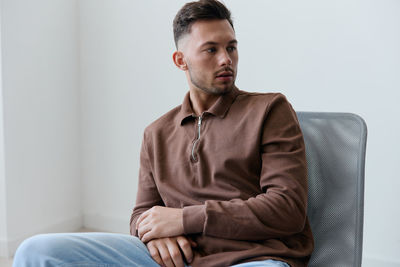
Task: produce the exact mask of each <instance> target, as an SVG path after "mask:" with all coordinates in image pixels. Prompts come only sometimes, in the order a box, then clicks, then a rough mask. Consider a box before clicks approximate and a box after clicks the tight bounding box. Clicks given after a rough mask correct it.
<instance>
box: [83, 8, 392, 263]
mask: <svg viewBox="0 0 400 267" xmlns="http://www.w3.org/2000/svg"><path fill="white" fill-rule="evenodd" d="M166 2H167V1H161V0H149V1H123V0H118V1H105V0H103V1H95V0H85V1H81V2H80V3H81V9H80V11H81V18H82V20H81V64H82V65H81V68H82V84H81V85H82V93H83V97H82V101H83V103H84V104H83V107H84V110H83V111H84V112H83V118H84V120H83V124H82V127H83V128H84V131H83V134H84V137H83V144H84V150H83V151H84V153H83V154H84V161H83V166H84V167H83V170H84V172H83V173H84V176H83V178H84V184H85V186H84V213H85V224H86V226H89V227H90V226H93V227H96V228H99V229H106V230H112V231H121V232H127V231H128V228H127V226H128V220H129V215H130V209H131V208H132V207H133V205H134V200H135V195H136V194H135V191H136V182H137V171H138V155H139V147H140V142H141V137H142V132H143V129H144V127H145V125H147V124H149V123H150V122H151V121H152V120H154V119H155V118H156V117H158V116H160V115H161V114H163V113H164V112H166V111H168V110H169V109H170V108H172V107H173V106H175V105H178V104H180V103H181V101H182V98H183V95H184V93H185V92H186V90H187V86H186V82H185V79H184V76H183V74H182V73H180V72H179V71H178V70H176V69H175V68H174V66H173V64H172V61H171V54H172V52H173V49H174V47H173V38H172V29H171V24H172V19H173V17H174V15H175V13H176V11H177V10H178V9H179V8H180V7H181V6H182V3H184V2H185V1H168V3H166ZM225 2H226V3H227V5H228V6H229V7H230V8H231V11H232V13H233V16H234V19H235V25H236V33H237V37H238V40H239V53H240V60H239V75H238V82H237V84H238V86H239V87H240V88H241V89H243V90H248V91H261V92H266V91H281V92H283V93H285V94H286V95H287V97H288V98H289V100H290V101H291V102H292V104H293V106H294V107H295V109H296V110H305V111H338V112H354V113H358V114H360V115H361V116H362V117H363V118H364V119H365V120H366V121H367V124H368V127H369V136H368V138H369V139H368V152H367V154H368V156H367V167H366V192H365V193H366V194H365V197H366V199H365V231H364V232H365V234H364V245H365V246H364V256H365V260H364V266H377V265H376V263H377V262H380V263H383V262H386V264H388V266H389V265H390V264H392V265H390V266H400V263H399V261H398V260H397V252H398V251H399V250H400V242H399V241H400V231H399V230H398V225H400V215H399V213H398V212H396V211H397V210H398V208H397V206H396V203H398V202H399V201H400V199H399V195H398V194H396V192H395V190H396V189H397V188H398V187H399V183H400V180H399V179H397V176H396V172H395V167H396V166H397V165H398V163H399V156H398V155H397V154H396V151H398V150H399V149H400V145H399V143H398V142H395V141H392V140H396V137H397V135H398V134H397V133H398V132H399V130H400V129H399V123H398V122H399V119H398V115H399V113H400V112H399V111H397V110H396V108H395V107H396V106H395V102H396V101H398V99H399V98H400V95H399V92H398V88H399V87H400V80H399V79H400V78H399V77H400V75H399V73H400V65H399V64H400V53H399V51H400V50H399V47H400V17H399V16H398V14H400V2H399V1H395V0H392V1H390V0H385V1H378V0H366V1H358V0H351V1H348V0H346V1H344V0H339V1H317V0H313V1H312V0H308V1H300V2H296V1H265V0H252V1H246V2H245V1H239V0H229V1H228V0H226V1H225ZM396 163H397V164H396ZM101 219H104V220H101ZM384 259H385V260H384Z"/></svg>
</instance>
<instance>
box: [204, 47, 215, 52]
mask: <svg viewBox="0 0 400 267" xmlns="http://www.w3.org/2000/svg"><path fill="white" fill-rule="evenodd" d="M206 51H207V52H208V53H214V52H215V51H217V49H215V48H214V47H211V48H208V49H207V50H206Z"/></svg>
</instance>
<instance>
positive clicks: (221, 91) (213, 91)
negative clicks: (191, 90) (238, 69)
mask: <svg viewBox="0 0 400 267" xmlns="http://www.w3.org/2000/svg"><path fill="white" fill-rule="evenodd" d="M234 87H235V86H234V85H231V86H226V87H220V88H212V89H209V93H211V94H214V95H224V94H227V93H229V92H230V91H232V90H233V88H234Z"/></svg>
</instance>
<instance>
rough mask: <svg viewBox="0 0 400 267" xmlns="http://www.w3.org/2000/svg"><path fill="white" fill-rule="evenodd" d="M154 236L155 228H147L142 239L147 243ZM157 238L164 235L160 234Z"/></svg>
mask: <svg viewBox="0 0 400 267" xmlns="http://www.w3.org/2000/svg"><path fill="white" fill-rule="evenodd" d="M154 238H156V236H155V232H154V229H149V230H147V232H146V231H145V230H144V231H143V236H142V237H141V238H140V240H141V241H142V242H143V243H146V242H149V241H150V240H152V239H154ZM157 238H162V236H158V237H157Z"/></svg>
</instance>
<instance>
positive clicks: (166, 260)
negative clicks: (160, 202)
mask: <svg viewBox="0 0 400 267" xmlns="http://www.w3.org/2000/svg"><path fill="white" fill-rule="evenodd" d="M136 230H137V233H138V236H139V238H140V240H141V241H142V242H143V243H146V246H147V248H148V249H149V252H150V255H151V256H152V258H153V259H154V260H155V261H156V262H157V263H158V264H160V265H161V266H168V267H170V266H171V267H173V266H184V263H183V259H182V256H184V257H185V258H186V260H187V262H188V263H190V262H191V261H192V259H193V251H192V247H195V246H196V243H195V242H193V241H192V240H190V239H189V238H187V237H185V236H184V235H183V234H184V231H183V210H182V209H175V208H167V207H161V206H154V207H152V208H151V209H149V210H147V211H146V212H144V213H142V215H140V217H139V219H138V220H137V221H136ZM181 253H183V255H182V254H181Z"/></svg>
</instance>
